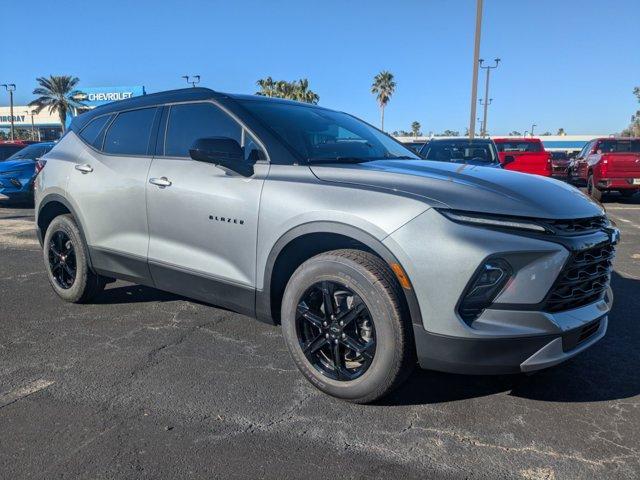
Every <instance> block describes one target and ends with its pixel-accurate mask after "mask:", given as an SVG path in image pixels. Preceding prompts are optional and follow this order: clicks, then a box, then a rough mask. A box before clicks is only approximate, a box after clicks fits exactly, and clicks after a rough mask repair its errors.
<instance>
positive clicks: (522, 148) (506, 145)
mask: <svg viewBox="0 0 640 480" xmlns="http://www.w3.org/2000/svg"><path fill="white" fill-rule="evenodd" d="M496 145H497V146H498V150H499V151H500V152H541V151H542V144H541V143H538V142H499V143H498V142H496Z"/></svg>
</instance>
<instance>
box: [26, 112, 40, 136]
mask: <svg viewBox="0 0 640 480" xmlns="http://www.w3.org/2000/svg"><path fill="white" fill-rule="evenodd" d="M24 113H25V115H29V116H30V117H31V140H35V139H36V126H35V123H34V121H33V117H34V115H35V114H36V111H35V110H31V111H29V110H27V111H26V112H24ZM39 136H40V132H38V137H39ZM38 140H40V139H39V138H38Z"/></svg>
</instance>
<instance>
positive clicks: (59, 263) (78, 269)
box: [42, 215, 108, 303]
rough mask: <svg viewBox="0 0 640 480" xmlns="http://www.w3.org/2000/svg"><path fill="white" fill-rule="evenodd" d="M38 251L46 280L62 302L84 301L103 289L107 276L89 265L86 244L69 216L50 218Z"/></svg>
mask: <svg viewBox="0 0 640 480" xmlns="http://www.w3.org/2000/svg"><path fill="white" fill-rule="evenodd" d="M42 250H43V256H44V264H45V268H46V270H47V276H48V278H49V283H50V284H51V287H52V288H53V291H54V292H56V294H57V295H58V296H59V297H60V298H62V299H63V300H64V301H66V302H71V303H86V302H88V301H90V300H91V299H92V298H94V297H95V296H96V295H97V294H98V293H100V292H101V291H102V290H104V287H105V285H106V284H107V281H108V279H106V278H104V277H101V276H99V275H96V274H95V273H93V272H92V271H91V269H90V268H89V262H88V258H89V255H88V249H87V246H86V244H85V242H84V240H83V237H82V234H81V233H80V229H79V228H78V225H77V224H76V222H75V221H74V219H73V217H72V216H71V215H61V216H59V217H56V218H54V219H53V221H52V222H51V224H50V225H49V228H47V231H46V233H45V236H44V242H43V249H42ZM63 257H64V258H63ZM71 272H75V273H74V274H73V275H72V274H71Z"/></svg>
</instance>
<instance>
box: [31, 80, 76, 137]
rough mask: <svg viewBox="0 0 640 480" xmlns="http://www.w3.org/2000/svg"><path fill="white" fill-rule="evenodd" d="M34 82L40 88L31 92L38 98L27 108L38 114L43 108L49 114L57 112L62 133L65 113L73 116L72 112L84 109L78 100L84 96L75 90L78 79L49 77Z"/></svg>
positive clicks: (65, 117) (65, 118)
mask: <svg viewBox="0 0 640 480" xmlns="http://www.w3.org/2000/svg"><path fill="white" fill-rule="evenodd" d="M36 81H37V82H38V84H40V86H39V87H38V88H36V89H35V90H34V91H33V94H34V95H40V96H39V97H38V98H36V99H35V100H34V101H32V102H31V103H30V104H29V106H30V107H34V108H35V113H40V112H41V111H42V110H44V109H45V108H47V109H48V110H49V113H53V112H57V113H58V118H59V119H60V125H62V131H63V132H64V131H65V122H66V120H67V113H68V112H70V113H71V114H72V115H73V114H74V110H76V109H79V108H83V107H85V105H84V104H83V103H82V102H81V101H80V100H79V99H80V98H82V97H84V96H85V94H84V93H82V92H81V91H80V90H76V85H77V84H78V82H79V81H80V79H79V78H78V77H72V76H70V75H62V76H54V75H49V78H45V77H38V78H36Z"/></svg>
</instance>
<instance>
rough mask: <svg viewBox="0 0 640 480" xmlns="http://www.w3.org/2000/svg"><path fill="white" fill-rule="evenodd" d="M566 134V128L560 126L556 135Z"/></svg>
mask: <svg viewBox="0 0 640 480" xmlns="http://www.w3.org/2000/svg"><path fill="white" fill-rule="evenodd" d="M566 134H567V132H565V131H564V128H559V129H558V133H556V135H561V136H565V135H566Z"/></svg>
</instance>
